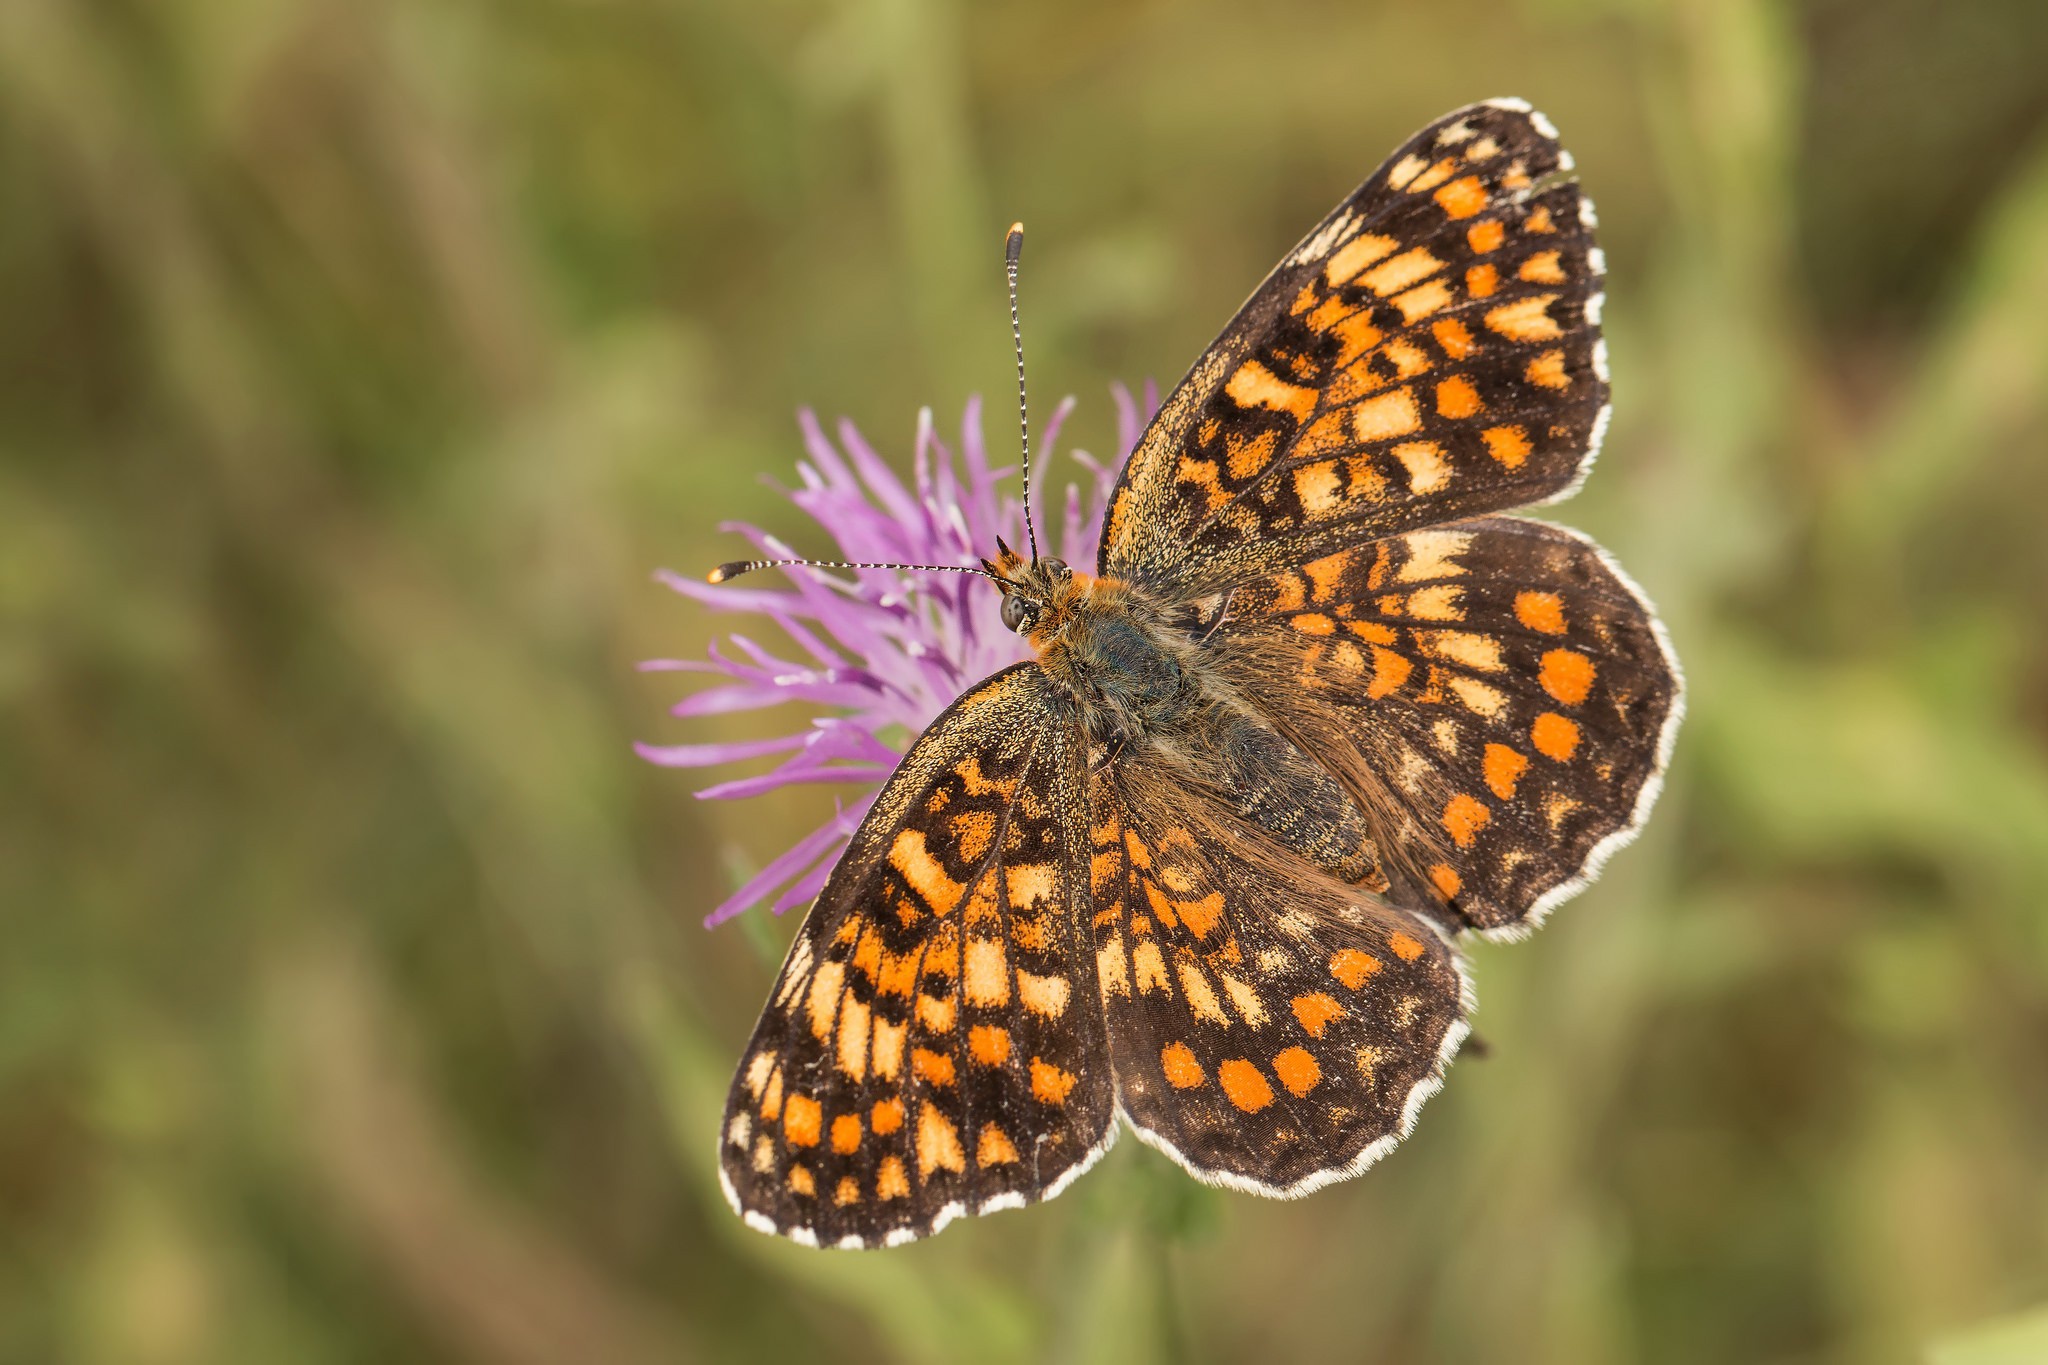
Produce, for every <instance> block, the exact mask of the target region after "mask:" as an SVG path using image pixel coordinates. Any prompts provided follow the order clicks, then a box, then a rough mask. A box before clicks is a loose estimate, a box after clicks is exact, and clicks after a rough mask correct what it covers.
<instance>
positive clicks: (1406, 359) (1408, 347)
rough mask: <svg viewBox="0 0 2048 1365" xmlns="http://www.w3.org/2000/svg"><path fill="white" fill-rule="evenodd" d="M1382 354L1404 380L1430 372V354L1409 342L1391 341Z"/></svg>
mask: <svg viewBox="0 0 2048 1365" xmlns="http://www.w3.org/2000/svg"><path fill="white" fill-rule="evenodd" d="M1401 297H1402V298H1404V299H1405V298H1407V297H1408V296H1407V295H1406V294H1403V295H1402V296H1401ZM1380 354H1381V355H1383V356H1385V357H1386V358H1387V360H1388V362H1389V363H1390V364H1392V365H1393V367H1394V373H1395V374H1396V375H1398V376H1399V377H1400V378H1402V379H1413V378H1414V377H1415V376H1416V375H1418V374H1424V373H1426V372H1427V371H1428V370H1429V366H1430V359H1429V356H1428V354H1427V353H1426V352H1425V351H1424V350H1423V349H1422V348H1421V347H1420V346H1416V345H1414V344H1412V343H1410V342H1407V341H1401V340H1395V341H1390V342H1388V343H1387V344H1386V345H1385V346H1382V347H1381V348H1380Z"/></svg>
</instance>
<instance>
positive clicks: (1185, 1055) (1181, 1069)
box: [1159, 1043, 1203, 1090]
mask: <svg viewBox="0 0 2048 1365" xmlns="http://www.w3.org/2000/svg"><path fill="white" fill-rule="evenodd" d="M1159 1069H1160V1070H1161V1071H1163V1072H1165V1073H1166V1083H1167V1084H1168V1085H1170V1086H1172V1087H1173V1088H1174V1089H1176V1090H1192V1089H1194V1088H1195V1087H1196V1086H1198V1085H1200V1084H1201V1083H1202V1081H1203V1076H1202V1064H1201V1063H1200V1062H1198V1061H1196V1060H1195V1054H1194V1052H1193V1050H1192V1049H1190V1048H1189V1047H1188V1045H1187V1044H1186V1043H1168V1044H1167V1045H1166V1046H1165V1047H1163V1048H1161V1049H1160V1051H1159Z"/></svg>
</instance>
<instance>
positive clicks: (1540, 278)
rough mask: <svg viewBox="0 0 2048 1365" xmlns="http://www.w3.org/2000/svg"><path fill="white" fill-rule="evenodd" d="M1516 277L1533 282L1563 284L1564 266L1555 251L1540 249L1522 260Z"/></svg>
mask: <svg viewBox="0 0 2048 1365" xmlns="http://www.w3.org/2000/svg"><path fill="white" fill-rule="evenodd" d="M1515 277H1516V278H1517V279H1523V280H1527V281H1528V282H1529V283H1531V284H1563V283H1564V266H1563V265H1561V264H1559V262H1558V258H1557V253H1556V252H1555V251H1539V252H1537V253H1536V254H1535V255H1533V256H1531V257H1530V258H1529V259H1528V260H1526V261H1524V262H1522V268H1521V269H1520V270H1517V271H1516V272H1515Z"/></svg>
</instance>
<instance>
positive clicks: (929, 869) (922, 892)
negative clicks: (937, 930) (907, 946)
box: [889, 829, 967, 915]
mask: <svg viewBox="0 0 2048 1365" xmlns="http://www.w3.org/2000/svg"><path fill="white" fill-rule="evenodd" d="M889 865H890V866H891V867H893V868H895V869H896V871H897V872H898V874H900V875H901V876H902V878H903V880H904V881H905V882H907V883H909V885H910V889H911V890H913V891H915V892H916V893H917V894H918V896H919V897H920V898H921V899H922V900H923V901H924V903H925V905H926V906H927V907H928V908H929V909H930V910H931V912H932V913H933V914H935V915H946V914H951V913H952V911H953V907H954V906H956V905H958V904H959V903H960V898H961V897H962V896H963V895H965V894H966V893H967V888H966V887H964V886H962V885H961V884H960V883H959V882H956V881H954V880H953V879H952V878H951V877H949V876H947V875H946V869H945V868H944V867H942V866H940V864H939V860H938V859H937V858H934V857H933V856H932V855H931V852H930V850H928V849H927V848H926V847H925V842H924V831H923V830H916V829H906V830H903V831H901V832H900V833H898V834H897V836H896V841H895V842H894V843H892V844H890V845H889Z"/></svg>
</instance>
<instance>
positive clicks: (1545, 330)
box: [1486, 294, 1564, 341]
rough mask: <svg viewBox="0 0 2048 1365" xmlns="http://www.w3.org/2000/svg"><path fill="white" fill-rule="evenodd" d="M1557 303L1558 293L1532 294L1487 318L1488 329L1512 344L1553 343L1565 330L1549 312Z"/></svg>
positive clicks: (1488, 315) (1503, 305)
mask: <svg viewBox="0 0 2048 1365" xmlns="http://www.w3.org/2000/svg"><path fill="white" fill-rule="evenodd" d="M1556 302H1557V295H1555V294H1532V295H1531V296H1530V297H1528V298H1526V299H1516V300H1515V301H1514V302H1513V303H1504V304H1502V305H1501V306H1500V307H1498V308H1496V309H1494V310H1493V311H1492V312H1490V313H1488V314H1487V315H1486V326H1487V328H1488V330H1490V331H1495V332H1499V333H1500V334H1501V335H1502V336H1504V337H1506V338H1507V339H1508V340H1509V341H1551V340H1554V339H1556V338H1558V337H1561V336H1563V335H1564V328H1562V327H1560V326H1558V325H1557V319H1555V318H1553V317H1551V316H1550V314H1549V313H1548V312H1547V311H1546V310H1547V309H1548V308H1549V307H1550V305H1551V304H1553V303H1556Z"/></svg>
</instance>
